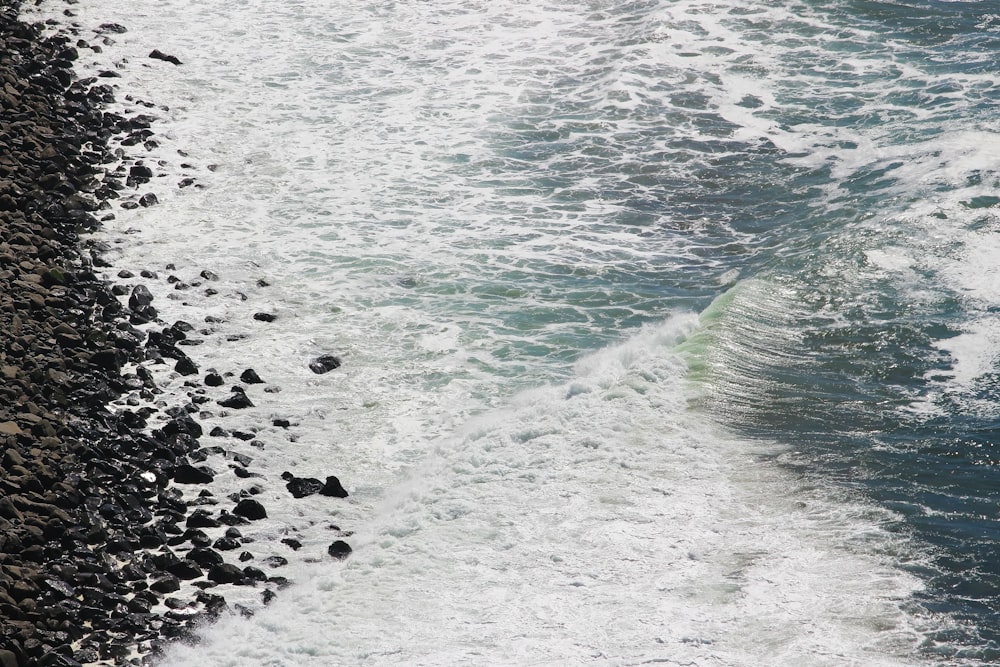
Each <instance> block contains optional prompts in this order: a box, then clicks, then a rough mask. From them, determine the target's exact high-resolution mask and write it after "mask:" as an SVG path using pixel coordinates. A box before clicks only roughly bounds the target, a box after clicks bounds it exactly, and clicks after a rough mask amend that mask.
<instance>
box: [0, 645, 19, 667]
mask: <svg viewBox="0 0 1000 667" xmlns="http://www.w3.org/2000/svg"><path fill="white" fill-rule="evenodd" d="M0 667H20V663H19V662H18V661H17V656H16V655H14V652H13V651H8V650H7V649H0Z"/></svg>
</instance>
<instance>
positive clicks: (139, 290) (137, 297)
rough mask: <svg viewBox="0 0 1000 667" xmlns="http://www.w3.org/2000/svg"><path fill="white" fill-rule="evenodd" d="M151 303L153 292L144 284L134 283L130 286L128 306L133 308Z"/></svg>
mask: <svg viewBox="0 0 1000 667" xmlns="http://www.w3.org/2000/svg"><path fill="white" fill-rule="evenodd" d="M151 303H153V293H152V292H150V291H149V288H148V287H146V286H145V285H136V286H135V287H133V288H132V295H131V296H130V297H129V298H128V307H129V308H131V309H132V310H135V309H136V308H138V307H139V306H148V305H149V304H151Z"/></svg>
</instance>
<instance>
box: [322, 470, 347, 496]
mask: <svg viewBox="0 0 1000 667" xmlns="http://www.w3.org/2000/svg"><path fill="white" fill-rule="evenodd" d="M319 493H320V495H321V496H332V497H334V498H346V497H347V496H348V493H347V490H346V489H344V487H343V486H341V484H340V480H339V479H337V478H336V477H335V476H333V475H328V476H327V478H326V483H325V484H324V485H323V488H322V489H320V490H319Z"/></svg>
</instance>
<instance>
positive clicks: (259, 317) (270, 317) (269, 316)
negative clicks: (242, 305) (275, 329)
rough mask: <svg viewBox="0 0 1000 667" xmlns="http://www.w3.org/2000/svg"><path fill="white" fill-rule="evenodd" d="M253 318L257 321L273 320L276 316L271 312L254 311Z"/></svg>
mask: <svg viewBox="0 0 1000 667" xmlns="http://www.w3.org/2000/svg"><path fill="white" fill-rule="evenodd" d="M253 318H254V319H255V320H257V321H258V322H273V321H275V320H276V319H278V316H277V315H275V314H273V313H254V314H253Z"/></svg>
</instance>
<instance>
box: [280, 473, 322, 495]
mask: <svg viewBox="0 0 1000 667" xmlns="http://www.w3.org/2000/svg"><path fill="white" fill-rule="evenodd" d="M285 488H286V489H288V491H289V492H290V493H291V494H292V495H293V496H294V497H296V498H304V497H306V496H311V495H312V494H314V493H319V491H320V489H322V488H323V482H321V481H319V480H318V479H315V478H313V477H292V478H291V479H289V480H288V483H287V484H285Z"/></svg>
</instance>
